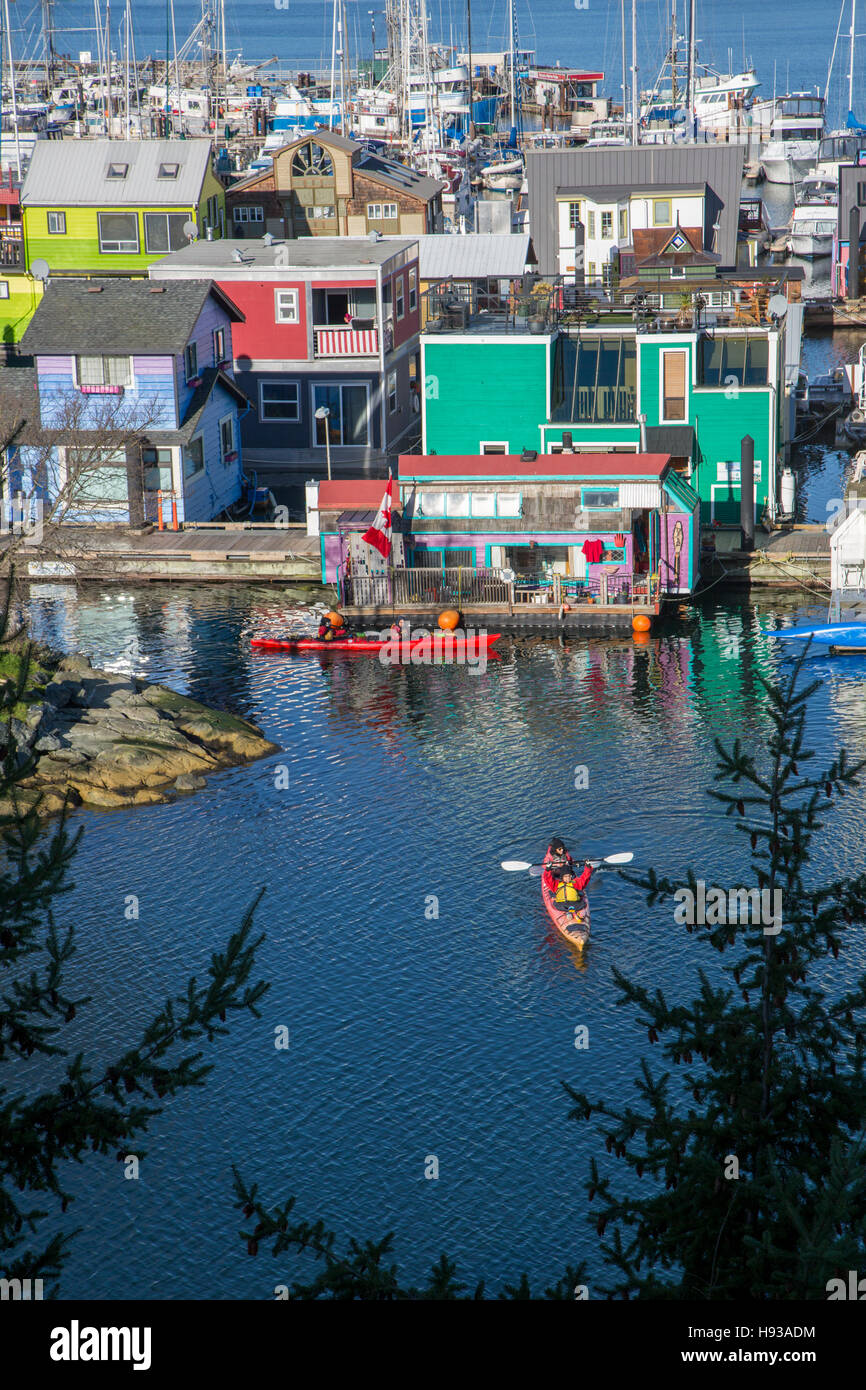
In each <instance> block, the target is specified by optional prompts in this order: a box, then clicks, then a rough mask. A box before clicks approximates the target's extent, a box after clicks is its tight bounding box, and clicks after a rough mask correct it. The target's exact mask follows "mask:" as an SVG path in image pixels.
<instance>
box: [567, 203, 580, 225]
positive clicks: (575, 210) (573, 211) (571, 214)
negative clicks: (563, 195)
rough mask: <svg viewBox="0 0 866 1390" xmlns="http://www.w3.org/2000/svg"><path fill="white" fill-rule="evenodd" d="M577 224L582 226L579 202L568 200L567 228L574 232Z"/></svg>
mask: <svg viewBox="0 0 866 1390" xmlns="http://www.w3.org/2000/svg"><path fill="white" fill-rule="evenodd" d="M579 226H580V227H582V226H583V220H582V218H581V216H580V202H579V201H578V202H576V203H573V202H570V203H569V204H568V230H569V231H570V232H574V231H576V230H577V228H578V227H579Z"/></svg>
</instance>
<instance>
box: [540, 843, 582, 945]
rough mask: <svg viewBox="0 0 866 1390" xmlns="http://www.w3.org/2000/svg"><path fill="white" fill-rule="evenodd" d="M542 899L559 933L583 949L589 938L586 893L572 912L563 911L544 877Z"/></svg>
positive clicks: (570, 942) (564, 939) (546, 858)
mask: <svg viewBox="0 0 866 1390" xmlns="http://www.w3.org/2000/svg"><path fill="white" fill-rule="evenodd" d="M549 858H550V856H549V855H545V857H544V863H545V864H547V862H548V860H549ZM541 900H542V902H543V903H544V910H545V912H546V913H547V915H548V917H549V918H550V920H551V922H552V923H553V926H554V928H555V930H556V933H557V935H558V936H560V937H562V939H563V941H565V942H567V943H568V945H569V946H571V947H572V949H573V950H575V951H582V950H583V949H584V947H585V946H586V943H587V941H588V940H589V900H588V899H587V896H586V894H585V893H582V894H581V896H580V902H579V903H578V904H577V906H576V908H575V909H573V910H572V911H570V912H563V911H561V909H560V908H559V907H558V906H557V904H556V903H555V902H554V900H553V894H552V893H549V892H548V891H547V888H546V887H545V884H544V879H542V881H541Z"/></svg>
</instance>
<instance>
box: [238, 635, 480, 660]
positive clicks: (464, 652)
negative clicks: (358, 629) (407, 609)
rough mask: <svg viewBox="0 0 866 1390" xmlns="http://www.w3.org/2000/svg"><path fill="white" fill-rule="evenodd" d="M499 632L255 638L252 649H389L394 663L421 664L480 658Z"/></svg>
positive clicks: (356, 652)
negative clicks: (403, 638)
mask: <svg viewBox="0 0 866 1390" xmlns="http://www.w3.org/2000/svg"><path fill="white" fill-rule="evenodd" d="M501 635H502V634H501V633H499V632H479V633H477V634H475V633H473V634H472V635H471V636H468V637H467V636H462V637H461V636H456V635H454V634H453V633H450V632H435V633H427V634H426V635H425V636H423V637H412V638H410V640H409V641H408V642H401V641H397V640H396V639H392V638H388V639H382V638H379V637H375V638H374V637H347V638H344V639H341V640H337V641H335V642H323V641H322V640H321V639H320V638H318V637H305V636H303V635H302V634H299V635H297V636H295V635H290V636H288V637H253V638H251V640H250V646H251V647H257V648H258V649H259V650H260V651H268V652H340V653H341V654H343V655H345V656H370V655H375V654H376V653H378V652H381V651H383V650H385V648H388V654H389V656H393V658H394V661H395V663H397V664H406V663H408V662H411V663H412V664H413V665H414V664H415V661H418V663H419V664H421V662H422V661H423V659H424V658H426V657H428V656H429V657H440V656H441V657H451V656H458V657H459V656H478V655H479V654H480V653H481V652H484V651H487V650H489V648H490V647H492V646H493V643H494V642H496V641H498V639H499V638H500V637H501Z"/></svg>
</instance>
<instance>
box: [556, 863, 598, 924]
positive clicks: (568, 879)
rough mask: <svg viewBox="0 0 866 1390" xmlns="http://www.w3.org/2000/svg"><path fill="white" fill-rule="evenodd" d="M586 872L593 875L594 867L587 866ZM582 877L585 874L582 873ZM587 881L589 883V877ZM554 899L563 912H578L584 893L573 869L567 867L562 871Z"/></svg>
mask: <svg viewBox="0 0 866 1390" xmlns="http://www.w3.org/2000/svg"><path fill="white" fill-rule="evenodd" d="M584 872H585V873H588V874H589V875H590V876H591V875H592V869H590V868H589V867H587V869H586V870H585V871H584ZM582 877H583V874H582V875H581V878H582ZM586 881H587V883H588V882H589V879H587V880H586ZM553 901H554V902H555V903H556V906H557V907H558V908H561V909H562V911H563V912H570V913H574V914H578V912H579V909H580V905H581V903H582V901H583V894H582V893H581V891H580V889H579V888H578V886H577V879H576V878H575V876H574V870H573V869H569V868H565V869H563V870H562V871H561V873H560V875H559V882H558V884H557V888H556V892H555V893H554V895H553Z"/></svg>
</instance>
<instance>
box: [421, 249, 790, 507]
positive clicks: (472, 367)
mask: <svg viewBox="0 0 866 1390" xmlns="http://www.w3.org/2000/svg"><path fill="white" fill-rule="evenodd" d="M712 260H713V258H712V257H708V256H706V255H705V254H703V253H696V252H692V251H688V252H686V253H685V254H684V255H683V254H682V253H681V252H680V251H678V250H677V251H674V250H671V251H669V252H668V260H667V261H666V258H665V253H664V251H663V252H662V253H661V254H660V255H659V256H657V257H653V258H652V265H651V266H650V267H649V268H648V272H647V276H646V278H643V277H639V276H635V277H634V278H633V279H632V280H631V281H630V282H629V284H628V285H622V286H621V287H620V291H619V298H618V299H617V300H616V301H609V300H604V301H602V300H593V299H589V298H586V297H584V296H582V295H580V294H579V293H577V292H575V291H574V288H573V287H569V286H567V285H564V284H563V283H562V281H561V280H560V279H556V280H550V281H544V280H542V279H541V277H536V278H535V279H534V281H533V278H532V277H527V281H526V282H524V284H523V285H522V287H520V288H517V287H515V288H513V289H512V292H511V293H510V294H509V296H508V297H507V299H505V300H503V302H502V305H501V306H500V312H498V313H496V312H489V311H488V312H477V313H474V312H470V313H466V312H464V313H462V314H461V315H459V316H458V315H457V314H456V313H455V314H454V315H452V316H450V317H449V316H448V315H444V314H443V315H440V316H438V317H435V316H434V317H431V318H430V319H429V321H428V324H427V328H426V331H425V333H424V335H423V337H422V339H421V350H422V376H423V382H424V391H423V442H422V453H423V454H425V455H430V454H444V455H459V454H462V455H473V454H482V455H483V454H505V455H514V454H520V453H522V452H523V451H526V450H529V451H531V450H536V451H537V452H538V453H539V454H540V455H544V454H560V453H571V452H574V453H588V454H599V453H608V452H622V453H640V454H646V453H651V454H666V455H670V457H671V460H672V464H673V468H674V469H675V471H676V472H677V473H679V474H680V476H681V478H682V479H683V481H684V482H686V483H688V484H689V485H690V487H691V488H692V489H693V490H694V492H695V493H697V495H698V497H699V499H700V512H701V522H702V524H703V525H704V526H710V525H713V524H714V523H716V524H718V525H722V526H725V525H731V526H734V525H738V524H739V520H740V453H741V441H742V439H743V437H744V436H745V435H750V436H751V437H752V439H753V440H754V445H755V450H754V458H755V504H756V505H755V514H756V519H757V520H758V521H760V519H761V518H762V517H775V516H776V515H777V514H778V513H779V510H780V507H779V474H780V470H781V466H782V463H783V462H784V461H785V457H786V446H787V445H788V444H789V442H790V440H791V439H792V437H793V434H794V400H793V388H794V385H795V384H796V365H794V366H793V367H792V364H797V363H798V362H799V355H800V335H801V332H802V311H801V309H800V306H799V305H790V306H787V304H786V301H785V300H784V297H783V296H781V295H777V296H775V297H771V296H769V295H768V294H766V293H764V294H763V295H761V296H757V295H756V296H754V297H753V298H752V299H751V301H749V302H746V301H745V297H744V295H743V292H742V290H741V289H740V288H739V287H738V286H737V285H735V284H733V283H731V281H729V280H721V279H717V278H716V277H715V268H714V266H713V265H712ZM684 261H686V262H689V264H686V265H684V264H683V262H684ZM691 262H694V264H691ZM671 272H673V273H671ZM529 282H532V283H529ZM569 289H571V292H570V293H569ZM771 309H772V310H773V312H772V313H771V312H770V310H771Z"/></svg>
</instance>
